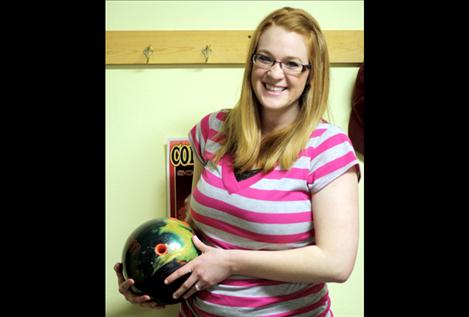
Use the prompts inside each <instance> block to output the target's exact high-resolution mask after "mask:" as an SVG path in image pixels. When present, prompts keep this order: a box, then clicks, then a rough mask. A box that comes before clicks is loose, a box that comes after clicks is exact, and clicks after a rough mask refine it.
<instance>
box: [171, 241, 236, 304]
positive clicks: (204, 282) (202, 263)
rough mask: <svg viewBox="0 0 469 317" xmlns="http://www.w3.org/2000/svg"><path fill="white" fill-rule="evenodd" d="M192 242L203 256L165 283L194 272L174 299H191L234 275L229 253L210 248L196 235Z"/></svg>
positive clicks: (185, 266)
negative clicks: (201, 291)
mask: <svg viewBox="0 0 469 317" xmlns="http://www.w3.org/2000/svg"><path fill="white" fill-rule="evenodd" d="M192 240H193V241H194V245H195V246H196V247H197V249H199V250H200V251H201V252H202V254H201V255H199V256H198V257H196V258H195V259H193V260H192V261H190V262H189V263H187V264H186V265H184V266H183V267H182V268H180V269H178V270H176V271H175V272H173V273H172V274H171V275H169V276H168V277H167V278H166V280H165V283H166V284H169V283H171V282H173V281H175V280H176V279H178V278H180V277H181V276H183V275H184V274H186V273H187V272H188V271H190V272H192V274H191V275H190V276H189V278H188V279H187V280H186V281H185V282H184V283H183V284H182V286H181V287H180V288H179V289H178V290H177V291H176V292H175V293H174V295H173V297H174V298H178V297H179V296H181V295H182V294H184V296H183V297H184V298H189V297H190V296H191V295H192V294H194V293H195V292H198V291H200V290H204V289H207V288H210V287H212V286H213V285H216V284H218V283H219V282H221V281H223V280H225V279H227V278H228V277H229V276H231V274H232V269H231V262H230V257H229V251H227V250H223V249H217V248H213V247H210V246H208V245H206V244H204V243H202V242H201V241H200V240H199V238H197V236H195V235H194V236H193V238H192ZM186 291H187V292H186Z"/></svg>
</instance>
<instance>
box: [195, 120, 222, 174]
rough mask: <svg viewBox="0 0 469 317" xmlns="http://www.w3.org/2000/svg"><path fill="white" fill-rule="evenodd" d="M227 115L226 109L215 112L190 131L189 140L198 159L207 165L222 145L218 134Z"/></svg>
mask: <svg viewBox="0 0 469 317" xmlns="http://www.w3.org/2000/svg"><path fill="white" fill-rule="evenodd" d="M225 117H226V112H225V111H219V112H213V113H210V114H208V115H206V116H205V117H203V118H202V120H200V121H199V122H198V123H197V124H196V125H195V126H193V127H192V129H191V130H190V131H189V142H190V144H191V147H192V151H193V152H194V154H195V156H196V157H197V159H198V160H199V161H200V162H201V163H202V164H203V165H204V166H205V165H206V164H207V162H208V161H209V160H210V159H211V158H212V157H213V156H214V155H215V153H216V151H217V150H218V148H219V147H220V144H219V143H217V142H216V140H217V138H216V136H217V134H218V132H219V130H220V129H221V125H222V123H223V121H224V119H225Z"/></svg>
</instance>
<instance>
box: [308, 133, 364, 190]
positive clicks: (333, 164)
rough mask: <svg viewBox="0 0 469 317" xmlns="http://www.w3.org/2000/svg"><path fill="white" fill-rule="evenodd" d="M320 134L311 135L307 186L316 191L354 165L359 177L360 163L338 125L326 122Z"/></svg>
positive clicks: (350, 143) (347, 138)
mask: <svg viewBox="0 0 469 317" xmlns="http://www.w3.org/2000/svg"><path fill="white" fill-rule="evenodd" d="M325 126H326V128H322V129H320V130H322V131H321V132H320V135H318V136H316V137H315V138H314V137H313V138H312V140H311V141H310V142H311V145H310V147H309V148H308V154H309V156H310V159H311V161H310V169H309V175H308V188H309V189H310V191H311V192H312V193H316V192H318V191H320V190H321V189H322V188H324V187H325V186H326V185H327V184H329V183H330V182H332V181H333V180H334V179H336V178H337V177H339V176H340V175H342V174H344V173H345V172H346V171H347V170H348V169H350V168H351V167H355V170H356V172H357V176H358V179H360V177H361V176H360V165H359V162H358V159H357V156H356V153H355V150H354V148H353V145H352V142H351V140H350V138H349V137H348V136H347V134H345V132H344V131H343V130H342V129H340V128H339V127H336V126H333V125H330V124H327V125H325Z"/></svg>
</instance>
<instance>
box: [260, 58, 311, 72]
mask: <svg viewBox="0 0 469 317" xmlns="http://www.w3.org/2000/svg"><path fill="white" fill-rule="evenodd" d="M259 56H266V57H269V58H270V59H272V64H271V65H270V66H268V65H264V64H261V63H259V64H256V59H257V58H258V57H259ZM251 61H252V64H253V65H257V66H259V67H261V68H263V69H269V70H270V69H272V67H274V66H275V64H277V63H278V64H279V65H280V68H281V69H282V70H283V71H284V72H285V73H287V74H288V73H289V74H292V75H299V74H301V73H303V72H304V71H305V70H306V69H311V64H301V63H298V64H300V65H301V66H302V68H301V71H299V72H298V73H296V72H294V71H293V73H292V70H291V69H288V68H283V65H284V63H285V62H283V61H281V60H278V59H274V58H272V57H270V56H268V55H264V54H252V57H251ZM264 66H266V67H268V68H266V67H264Z"/></svg>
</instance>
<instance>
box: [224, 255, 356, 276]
mask: <svg viewBox="0 0 469 317" xmlns="http://www.w3.org/2000/svg"><path fill="white" fill-rule="evenodd" d="M228 252H229V257H230V263H231V270H232V273H233V274H240V275H246V276H252V277H257V278H263V279H269V280H277V281H285V282H299V283H321V282H338V283H342V282H344V281H346V280H347V278H348V277H349V275H350V273H351V271H352V266H353V264H352V265H350V262H351V261H350V260H348V259H346V258H344V257H340V256H337V255H336V254H327V253H326V252H324V251H323V250H321V249H320V248H319V247H317V246H307V247H303V248H298V249H291V250H281V251H251V250H229V251H228ZM352 262H353V261H352Z"/></svg>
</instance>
